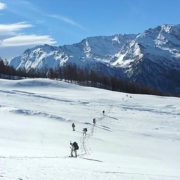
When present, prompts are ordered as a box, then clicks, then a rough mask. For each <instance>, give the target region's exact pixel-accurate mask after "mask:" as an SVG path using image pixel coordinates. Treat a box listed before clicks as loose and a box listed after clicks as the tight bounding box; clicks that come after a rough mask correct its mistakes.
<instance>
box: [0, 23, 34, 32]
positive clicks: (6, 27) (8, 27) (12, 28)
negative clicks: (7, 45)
mask: <svg viewBox="0 0 180 180" xmlns="http://www.w3.org/2000/svg"><path fill="white" fill-rule="evenodd" d="M30 27H32V25H31V24H28V23H26V22H18V23H13V24H0V35H8V34H14V33H16V32H17V31H20V30H22V29H25V28H30Z"/></svg>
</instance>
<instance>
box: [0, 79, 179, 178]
mask: <svg viewBox="0 0 180 180" xmlns="http://www.w3.org/2000/svg"><path fill="white" fill-rule="evenodd" d="M0 97H1V98H0V179H2V180H14V179H17V180H20V179H21V180H22V179H23V180H29V179H31V180H32V179H33V180H67V179H73V180H85V179H86V180H94V179H97V180H109V179H111V180H119V179H123V180H132V179H133V180H145V179H146V180H179V179H180V172H179V169H180V138H179V137H180V121H179V117H180V113H179V112H180V101H179V99H178V98H167V97H157V96H145V95H129V94H124V93H118V92H111V91H106V90H101V89H96V88H89V87H81V86H78V85H73V84H68V83H65V82H60V81H52V80H43V79H36V80H33V79H27V80H18V81H10V80H0ZM102 110H105V111H106V113H105V116H103V115H102ZM94 117H95V118H96V119H97V124H96V126H93V125H92V119H93V118H94ZM72 122H74V123H75V124H76V131H75V132H73V131H72V128H71V124H72ZM84 127H87V128H88V134H87V136H86V137H84V138H83V135H82V129H83V128H84ZM70 141H77V142H78V143H79V146H80V150H79V151H78V154H79V157H78V158H77V159H76V158H69V157H68V156H69V154H70V148H69V142H70Z"/></svg>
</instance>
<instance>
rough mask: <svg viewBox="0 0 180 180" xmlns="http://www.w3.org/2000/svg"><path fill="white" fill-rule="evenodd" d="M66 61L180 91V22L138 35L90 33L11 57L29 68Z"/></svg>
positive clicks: (13, 62)
mask: <svg viewBox="0 0 180 180" xmlns="http://www.w3.org/2000/svg"><path fill="white" fill-rule="evenodd" d="M67 64H76V65H77V66H78V67H80V68H88V69H93V70H95V71H97V72H99V73H103V74H106V75H107V76H111V75H115V76H116V77H118V78H123V79H129V80H131V81H134V82H136V83H138V84H141V85H145V86H149V87H152V88H155V89H158V90H160V91H162V92H170V93H174V94H179V93H180V80H179V78H178V77H179V75H180V25H162V26H158V27H156V28H154V29H148V30H146V31H145V32H144V33H141V34H137V35H114V36H109V37H104V36H100V37H91V38H87V39H84V40H83V41H81V42H80V43H77V44H73V45H65V46H60V47H54V46H49V45H43V46H37V47H35V48H32V49H28V50H26V51H25V52H24V53H23V55H22V56H19V57H16V58H14V59H12V60H11V61H10V65H11V66H13V67H15V68H16V69H25V70H26V71H29V70H30V69H36V70H37V71H38V70H40V71H41V70H47V69H49V68H53V69H55V68H57V67H61V66H65V65H67Z"/></svg>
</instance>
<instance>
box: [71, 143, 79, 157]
mask: <svg viewBox="0 0 180 180" xmlns="http://www.w3.org/2000/svg"><path fill="white" fill-rule="evenodd" d="M70 145H71V147H70V148H71V155H70V157H77V150H78V149H79V146H78V143H77V142H73V143H71V142H70ZM73 153H74V156H73Z"/></svg>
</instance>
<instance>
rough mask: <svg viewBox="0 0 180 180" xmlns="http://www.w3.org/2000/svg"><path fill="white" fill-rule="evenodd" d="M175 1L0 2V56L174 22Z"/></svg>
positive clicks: (179, 2)
mask: <svg viewBox="0 0 180 180" xmlns="http://www.w3.org/2000/svg"><path fill="white" fill-rule="evenodd" d="M179 7H180V0H171V1H170V0H0V56H1V57H7V58H10V57H12V56H16V55H18V54H20V53H22V51H24V50H25V49H27V48H29V47H33V46H35V45H38V44H44V43H48V44H54V45H64V44H72V43H76V42H79V41H81V40H82V39H83V38H86V37H89V36H97V35H112V34H117V33H139V32H143V31H144V30H145V29H148V28H150V27H155V26H158V25H161V24H179V23H180V22H179V21H180V10H179Z"/></svg>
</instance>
